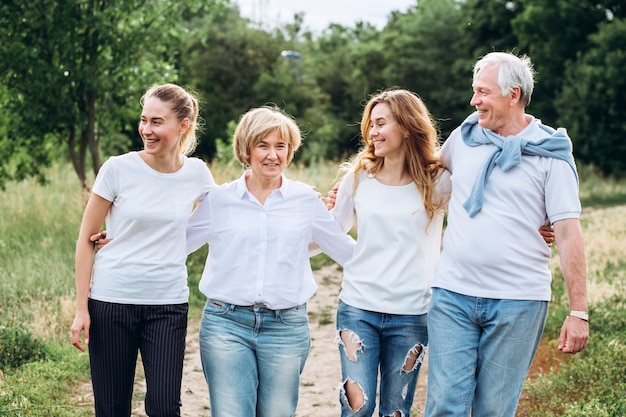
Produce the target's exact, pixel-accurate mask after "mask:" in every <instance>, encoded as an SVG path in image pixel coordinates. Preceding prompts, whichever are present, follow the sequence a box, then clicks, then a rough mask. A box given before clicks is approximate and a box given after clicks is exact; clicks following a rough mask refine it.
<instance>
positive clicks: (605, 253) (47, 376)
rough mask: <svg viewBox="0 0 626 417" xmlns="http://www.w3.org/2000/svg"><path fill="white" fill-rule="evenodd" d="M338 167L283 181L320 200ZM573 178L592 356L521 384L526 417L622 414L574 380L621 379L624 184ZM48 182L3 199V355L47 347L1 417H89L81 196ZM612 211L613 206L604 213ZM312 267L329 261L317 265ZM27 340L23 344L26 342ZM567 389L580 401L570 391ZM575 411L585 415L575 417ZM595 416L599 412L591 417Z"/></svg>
mask: <svg viewBox="0 0 626 417" xmlns="http://www.w3.org/2000/svg"><path fill="white" fill-rule="evenodd" d="M337 168H338V164H337V163H336V162H327V163H322V164H320V165H317V166H314V167H304V166H301V165H293V166H291V167H289V168H288V170H287V172H286V175H287V177H289V178H291V179H296V180H300V181H303V182H305V183H308V184H311V185H315V186H316V187H317V189H318V191H320V192H321V193H322V194H326V192H327V191H328V189H330V188H331V187H332V185H333V184H334V183H335V181H336V174H337ZM211 170H212V172H213V174H214V176H215V178H216V181H217V182H218V183H222V182H226V181H232V180H234V179H236V178H238V177H239V176H240V175H241V173H242V169H241V167H240V166H237V165H235V164H212V165H211ZM580 172H581V187H580V188H581V198H582V199H583V201H584V204H583V205H584V207H585V209H584V212H583V216H582V224H583V230H584V235H585V245H586V256H587V262H588V276H589V296H590V297H589V298H590V300H591V301H592V302H593V303H594V304H593V305H592V306H593V307H592V324H593V327H592V339H591V343H590V347H589V349H588V350H587V351H586V352H583V354H581V355H576V356H575V357H574V358H573V359H572V360H570V361H568V362H567V363H566V364H563V366H562V367H561V368H560V369H561V370H560V371H559V373H555V376H552V375H548V376H545V377H542V378H540V379H538V380H537V381H536V382H534V383H533V384H534V385H533V384H531V385H529V386H528V389H527V391H528V394H527V395H528V398H529V402H530V405H528V406H525V410H526V412H527V413H531V414H528V415H533V416H538V415H546V416H548V415H560V414H558V413H564V412H566V408H567V407H570V408H571V410H570V408H567V410H569V411H567V412H568V413H570V414H567V415H572V416H574V415H575V416H583V415H607V416H611V417H613V416H618V415H624V414H619V412H622V411H619V412H618V411H611V410H612V409H611V408H610V407H614V410H623V409H624V400H623V396H622V400H619V399H618V398H617V394H615V395H613V396H612V394H611V393H610V392H609V391H610V390H604V391H603V392H599V391H597V392H591V391H589V390H587V391H585V393H584V395H583V393H582V391H581V390H580V385H581V384H584V383H585V382H581V380H582V381H585V380H589V381H595V379H594V378H593V377H594V375H595V374H599V375H605V373H603V372H605V371H606V370H608V369H615V370H616V371H617V372H622V374H621V375H623V372H624V361H626V358H625V356H626V355H624V351H623V349H624V346H625V345H626V341H625V339H624V337H625V336H624V335H625V334H626V332H625V331H624V330H626V325H624V315H623V314H615V313H616V311H617V310H619V311H622V312H623V309H624V300H623V298H622V299H619V300H616V299H614V298H611V297H615V296H616V295H619V294H624V290H625V286H626V260H625V259H624V252H623V248H624V247H625V243H626V207H624V206H617V205H616V204H624V203H626V181H618V180H612V179H606V178H601V177H599V176H598V175H597V173H595V171H594V170H593V169H592V168H589V169H587V168H584V167H583V168H582V169H580ZM48 178H49V183H48V184H47V185H45V186H42V185H39V184H38V183H37V182H35V181H24V182H20V183H10V184H8V185H7V188H6V190H4V191H1V192H0V347H1V346H2V340H3V339H2V337H3V336H2V335H3V329H9V328H20V329H21V328H24V329H27V330H28V332H29V334H32V337H33V338H36V339H37V340H40V341H42V342H43V343H45V344H46V346H47V347H48V348H47V349H46V354H45V358H44V359H37V360H36V361H34V362H31V363H27V364H25V365H22V366H18V367H16V368H10V369H3V370H2V371H1V372H0V415H2V416H19V415H29V416H58V417H63V416H75V415H76V416H78V415H89V413H90V410H85V409H83V408H81V407H76V406H77V405H80V404H79V401H78V400H76V399H72V398H75V396H72V395H70V392H71V390H73V389H75V388H74V385H72V382H73V381H76V380H79V379H82V380H87V379H88V363H87V357H86V355H85V354H80V353H79V352H78V351H76V350H75V349H73V348H72V347H70V346H69V327H70V325H71V321H72V320H73V317H74V303H75V301H74V272H73V269H74V245H75V240H76V237H77V234H78V228H79V225H80V220H81V216H82V212H83V208H84V205H85V203H86V199H87V196H86V195H84V194H83V193H82V192H81V191H80V185H79V182H78V181H77V179H76V177H75V174H74V173H73V171H72V169H71V168H70V167H69V166H65V165H64V166H57V167H55V168H53V169H51V170H50V171H49V172H48ZM612 205H616V206H615V207H612V208H610V209H606V206H612ZM603 207H604V209H602V210H600V208H603ZM554 255H555V256H554V259H553V262H552V265H551V267H552V269H553V271H554V273H555V279H554V284H553V292H554V301H553V303H551V307H550V313H549V316H550V317H549V319H548V327H547V328H546V335H545V338H546V339H547V340H553V339H554V338H555V337H557V336H556V335H558V331H559V327H560V324H561V323H562V320H563V317H564V315H565V314H566V312H567V297H566V296H565V290H564V286H563V282H562V277H561V274H560V268H559V265H558V250H556V249H555V251H554ZM205 257H206V248H204V249H202V250H200V251H198V252H196V253H195V254H193V255H192V256H190V258H189V260H188V267H189V271H190V288H191V289H192V295H191V299H190V302H191V305H192V309H191V311H192V314H193V315H197V314H199V311H200V308H201V306H202V304H203V297H202V295H201V294H200V293H199V292H198V291H197V283H198V281H199V278H200V274H201V272H202V268H203V267H204V260H205ZM315 262H321V263H323V262H326V260H325V259H324V258H323V257H322V258H318V259H317V260H315ZM606 300H612V301H611V302H607V301H606ZM594 317H598V318H600V317H601V318H602V320H600V319H596V318H594ZM607 318H609V319H607ZM611 318H612V319H611ZM598 326H600V327H598ZM620 326H621V327H620ZM29 337H30V336H28V337H23V338H22V339H20V340H30V339H29ZM33 343H35V344H36V341H34V342H33ZM0 350H1V349H0ZM569 366H573V368H572V369H570V368H568V367H569ZM600 371H602V372H600ZM559 378H577V380H576V381H575V383H574V382H573V380H572V381H570V382H571V384H570V385H568V384H567V383H566V382H567V379H565V380H563V379H559ZM47 381H52V382H47ZM607 381H609V382H608V383H610V384H611V386H610V388H611V390H612V391H611V392H614V393H621V394H623V393H624V392H625V390H626V389H625V388H624V378H622V379H621V383H620V382H619V380H616V379H607ZM598 384H599V382H598ZM555 387H558V389H556V388H555ZM574 387H576V389H577V390H578V391H577V392H579V394H578V396H579V398H577V396H576V395H572V394H571V392H570V391H571V389H572V388H574ZM568 389H569V391H568ZM546 392H549V393H550V395H551V401H549V402H548V401H546V400H545V398H544V397H542V396H541V394H542V393H543V394H545V393H546ZM620 401H621V402H620ZM608 403H611V404H609V405H607V404H608ZM525 404H526V403H525ZM541 404H548V405H550V404H552V405H553V406H554V407H556V405H557V404H560V405H559V408H553V409H550V408H549V407H548V408H537V407H538V405H541ZM619 407H622V408H619ZM551 410H556V411H555V412H556V413H557V414H550V413H552V412H553V411H551ZM572 410H573V411H572ZM579 410H583V411H581V412H585V413H588V414H580V413H579V414H576V413H577V412H579ZM590 410H591V411H590ZM593 410H601V411H598V414H593V412H592V411H593ZM532 413H534V414H532Z"/></svg>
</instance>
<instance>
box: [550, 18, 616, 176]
mask: <svg viewBox="0 0 626 417" xmlns="http://www.w3.org/2000/svg"><path fill="white" fill-rule="evenodd" d="M590 44H591V47H590V48H589V49H588V50H587V51H585V52H584V53H581V54H580V55H579V57H578V60H577V61H576V62H575V63H573V64H571V65H568V66H567V71H566V73H565V75H566V77H565V79H566V82H565V85H564V87H563V91H562V94H561V95H560V97H559V99H558V100H557V105H558V109H559V115H560V122H561V123H562V124H563V125H565V126H568V131H569V134H570V135H571V137H572V141H573V143H574V151H575V155H576V157H577V158H578V159H579V160H580V161H581V162H584V163H587V164H594V165H595V166H596V167H598V168H599V169H600V170H601V171H602V172H603V173H604V174H607V175H617V176H620V177H623V176H624V175H625V174H626V164H624V161H625V160H626V142H625V141H624V132H626V80H625V79H624V77H623V74H624V70H625V69H626V19H625V18H622V19H613V20H612V21H611V22H609V23H604V24H601V25H600V27H599V30H598V32H597V33H596V34H594V35H592V36H590Z"/></svg>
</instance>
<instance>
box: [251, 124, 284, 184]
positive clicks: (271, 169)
mask: <svg viewBox="0 0 626 417" xmlns="http://www.w3.org/2000/svg"><path fill="white" fill-rule="evenodd" d="M288 160H289V143H288V142H287V141H286V140H284V139H282V138H281V137H280V135H279V134H278V131H277V130H274V131H272V132H270V133H269V134H268V135H267V136H265V137H264V138H263V139H261V140H260V141H259V142H257V143H256V144H254V145H252V146H251V148H250V168H251V169H252V174H253V175H254V176H255V177H257V178H258V179H261V180H266V181H267V180H274V179H276V178H278V177H280V176H281V175H282V173H283V171H284V169H285V167H286V166H287V163H288Z"/></svg>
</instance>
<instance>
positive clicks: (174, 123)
mask: <svg viewBox="0 0 626 417" xmlns="http://www.w3.org/2000/svg"><path fill="white" fill-rule="evenodd" d="M188 126H189V119H187V118H185V119H183V121H182V122H181V121H179V120H178V119H177V117H176V114H175V113H174V112H173V111H172V109H171V107H170V106H169V103H167V102H165V101H162V100H160V99H158V98H156V97H149V98H148V99H146V101H145V102H144V105H143V110H142V112H141V121H140V122H139V128H138V131H139V135H140V136H141V139H142V140H143V146H144V151H145V152H146V153H147V154H149V155H151V156H155V157H167V156H172V157H174V156H178V155H179V148H180V137H181V135H182V134H183V133H184V132H185V130H186V129H187V128H188Z"/></svg>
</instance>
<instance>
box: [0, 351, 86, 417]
mask: <svg viewBox="0 0 626 417" xmlns="http://www.w3.org/2000/svg"><path fill="white" fill-rule="evenodd" d="M49 351H50V352H51V354H50V359H48V360H42V361H38V362H31V363H28V364H25V365H23V366H21V367H19V368H17V369H10V370H4V372H0V415H1V416H3V417H23V416H30V417H88V416H92V415H93V408H92V407H91V406H89V407H85V406H84V405H82V404H80V398H78V399H73V395H74V394H75V390H76V389H77V387H76V385H75V384H76V381H83V380H84V379H85V378H86V376H88V375H89V360H88V359H89V356H88V355H87V354H85V353H82V354H81V353H77V351H76V349H74V347H72V346H68V345H67V344H66V345H64V346H61V345H51V346H50V347H49Z"/></svg>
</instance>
